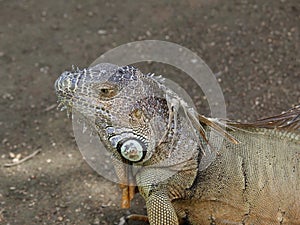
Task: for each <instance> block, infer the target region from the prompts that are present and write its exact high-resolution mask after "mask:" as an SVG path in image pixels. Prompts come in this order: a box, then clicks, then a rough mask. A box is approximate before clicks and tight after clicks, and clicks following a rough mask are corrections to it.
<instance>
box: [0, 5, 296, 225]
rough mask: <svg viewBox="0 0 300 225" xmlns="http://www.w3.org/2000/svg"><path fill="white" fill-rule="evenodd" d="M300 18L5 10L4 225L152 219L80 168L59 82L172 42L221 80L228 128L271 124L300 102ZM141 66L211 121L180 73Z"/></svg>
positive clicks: (113, 8)
mask: <svg viewBox="0 0 300 225" xmlns="http://www.w3.org/2000/svg"><path fill="white" fill-rule="evenodd" d="M299 11H300V2H299V1H298V0H281V1H278V0H272V1H271V0H266V1H259V0H256V1H254V0H249V1H247V0H241V1H238V0H226V1H221V0H205V1H204V0H187V1H166V0H160V1H158V0H154V1H151V2H150V1H110V2H108V1H96V0H90V1H86V2H84V1H75V0H71V1H46V0H40V1H34V0H10V1H8V0H0V76H1V89H0V103H1V104H0V142H1V143H0V144H1V148H0V224H13V225H14V224H122V218H123V217H124V216H126V215H127V214H129V213H145V209H144V202H143V200H142V199H141V198H140V197H139V196H137V198H136V199H135V201H134V202H133V204H132V208H131V209H129V210H122V209H120V207H119V205H120V204H119V203H120V191H119V189H118V186H117V185H116V184H113V183H111V182H109V181H107V180H105V179H104V178H102V177H101V176H99V175H97V173H95V172H94V171H93V170H92V169H90V167H89V166H88V165H87V164H86V163H85V161H84V160H83V159H82V156H81V155H80V153H79V151H78V149H77V147H76V143H75V140H74V136H73V133H72V126H71V121H70V120H69V119H67V118H66V115H65V112H59V111H57V110H56V109H55V106H54V105H55V104H56V96H55V93H54V90H53V83H54V81H55V79H56V78H57V77H58V76H59V75H60V74H61V72H63V71H64V70H67V69H70V68H71V65H77V66H79V67H81V68H82V67H86V66H88V65H89V64H90V63H91V62H93V61H94V59H96V58H97V57H98V56H99V55H101V54H102V53H104V52H106V51H107V50H109V49H111V48H113V47H116V46H118V45H121V44H124V43H127V42H131V41H136V40H145V39H158V40H166V41H171V42H175V43H178V44H180V45H183V46H185V47H187V48H189V49H191V50H192V51H194V52H195V53H197V54H198V55H199V56H201V58H202V59H203V60H204V61H205V62H206V63H207V64H208V65H209V66H210V67H211V69H212V70H213V72H214V73H216V74H218V81H219V83H220V85H221V87H222V90H223V92H224V96H225V99H226V104H227V115H228V117H229V118H231V119H240V120H248V121H249V120H254V119H256V118H259V117H263V116H270V115H272V114H275V113H280V112H281V111H283V110H285V109H288V108H290V107H292V106H293V105H296V104H299V102H300V69H299V65H300V64H299V61H300V57H299V52H300V51H299V43H300V42H299V36H300V33H299V24H300V13H299ZM141 67H142V69H143V71H144V72H150V71H151V72H155V73H161V74H164V75H166V76H167V77H169V78H171V79H174V80H177V81H178V82H181V84H182V85H183V87H184V88H186V89H187V90H188V92H189V94H190V95H191V96H192V98H193V99H194V101H195V102H196V105H197V107H198V109H199V111H200V112H201V113H203V114H206V115H208V114H209V110H208V107H207V103H206V102H205V97H203V95H202V94H201V91H200V90H198V89H197V86H196V85H195V84H194V83H193V82H191V81H189V80H186V79H184V78H182V76H180V74H181V73H180V71H178V70H176V69H174V68H171V67H169V66H165V65H162V64H157V63H156V64H147V65H141ZM36 150H40V153H39V154H37V155H36V156H34V157H33V158H32V159H30V160H28V161H26V162H24V163H21V164H19V165H17V166H14V167H3V165H4V164H6V163H11V162H13V161H14V162H16V161H18V160H19V159H22V158H24V157H26V156H28V155H30V154H31V153H33V152H34V151H36ZM131 224H134V223H131Z"/></svg>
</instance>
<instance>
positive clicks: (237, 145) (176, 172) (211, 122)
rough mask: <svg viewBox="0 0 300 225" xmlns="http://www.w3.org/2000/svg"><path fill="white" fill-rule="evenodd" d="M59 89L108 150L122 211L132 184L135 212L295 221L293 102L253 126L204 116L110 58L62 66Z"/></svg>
mask: <svg viewBox="0 0 300 225" xmlns="http://www.w3.org/2000/svg"><path fill="white" fill-rule="evenodd" d="M55 89H56V93H57V96H58V101H59V102H60V105H62V106H63V107H64V108H67V110H68V111H69V112H71V111H72V110H76V111H77V112H79V113H80V114H81V115H83V117H84V118H85V119H86V120H87V121H88V122H89V124H90V126H94V129H95V130H96V132H97V134H98V136H99V138H100V139H101V141H102V142H103V143H104V145H105V146H106V148H107V149H108V151H109V152H110V153H111V154H112V157H113V159H114V168H115V170H116V174H117V176H118V177H119V182H120V184H121V187H122V189H123V207H124V206H125V207H126V206H128V202H126V201H127V200H128V201H130V200H131V199H132V197H133V195H134V186H137V187H138V190H139V192H140V194H141V195H142V196H143V198H144V199H145V201H146V207H147V214H148V218H146V217H143V216H135V215H133V216H131V218H138V219H141V220H142V219H145V220H148V221H149V223H150V224H151V225H154V224H166V225H177V224H183V223H186V224H203V225H206V224H210V225H213V224H269V225H270V224H289V225H292V224H294V225H296V224H298V225H299V224H300V132H299V131H300V107H299V106H296V107H295V108H293V109H291V110H289V111H287V112H285V113H283V114H280V115H277V116H274V117H270V118H265V119H261V120H258V121H256V122H254V123H238V122H233V121H226V120H225V119H215V118H208V117H205V116H203V115H200V114H198V113H197V112H196V110H195V109H193V108H192V107H191V106H189V105H188V104H187V103H186V101H185V100H183V99H182V98H181V96H178V94H177V93H175V92H174V91H172V90H171V89H170V88H168V87H167V86H166V85H165V84H164V81H163V80H162V79H161V78H160V77H157V76H154V75H153V74H143V73H142V72H141V71H139V70H138V69H137V68H135V67H133V66H117V65H113V64H107V63H103V64H98V65H96V66H94V67H91V68H87V69H83V70H79V69H77V70H74V71H72V72H68V71H66V72H64V73H62V75H61V76H60V77H59V78H58V79H57V80H56V82H55ZM91 115H92V116H93V118H95V119H94V120H90V119H89V118H91V117H90V116H91ZM222 139H224V141H222Z"/></svg>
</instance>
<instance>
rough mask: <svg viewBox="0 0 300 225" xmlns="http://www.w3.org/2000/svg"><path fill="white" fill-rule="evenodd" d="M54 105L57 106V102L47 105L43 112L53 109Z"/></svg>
mask: <svg viewBox="0 0 300 225" xmlns="http://www.w3.org/2000/svg"><path fill="white" fill-rule="evenodd" d="M56 106H57V104H53V105H50V106H48V107H47V108H46V109H44V112H48V111H51V110H52V109H54V108H55V107H56Z"/></svg>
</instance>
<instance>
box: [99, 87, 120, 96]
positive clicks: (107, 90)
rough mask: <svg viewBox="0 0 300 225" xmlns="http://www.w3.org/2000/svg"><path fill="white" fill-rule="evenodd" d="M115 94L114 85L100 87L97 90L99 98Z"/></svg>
mask: <svg viewBox="0 0 300 225" xmlns="http://www.w3.org/2000/svg"><path fill="white" fill-rule="evenodd" d="M116 94H117V90H116V89H115V88H114V87H101V88H100V90H99V96H100V97H101V98H111V97H113V96H115V95H116Z"/></svg>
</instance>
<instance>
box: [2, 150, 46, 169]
mask: <svg viewBox="0 0 300 225" xmlns="http://www.w3.org/2000/svg"><path fill="white" fill-rule="evenodd" d="M40 152H41V149H38V150H36V151H34V152H33V153H31V154H30V155H28V156H26V157H24V158H23V159H21V160H19V161H17V162H13V163H6V164H4V167H11V166H16V165H19V164H21V163H23V162H25V161H27V160H29V159H31V158H33V157H34V156H35V155H37V154H38V153H40Z"/></svg>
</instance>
